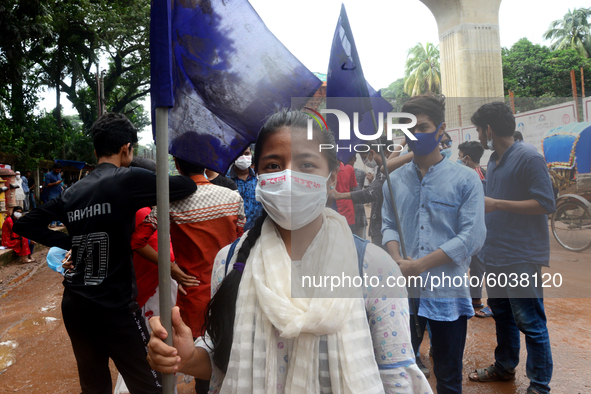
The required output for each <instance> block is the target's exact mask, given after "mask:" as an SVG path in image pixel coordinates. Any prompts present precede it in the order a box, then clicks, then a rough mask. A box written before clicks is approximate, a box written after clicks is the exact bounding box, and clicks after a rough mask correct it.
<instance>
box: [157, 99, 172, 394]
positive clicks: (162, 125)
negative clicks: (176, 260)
mask: <svg viewBox="0 0 591 394" xmlns="http://www.w3.org/2000/svg"><path fill="white" fill-rule="evenodd" d="M155 117H156V187H157V191H158V193H157V195H158V205H157V208H158V289H159V290H158V291H159V292H160V320H161V322H162V326H163V327H164V329H166V332H167V333H168V337H166V339H165V340H164V342H165V343H166V344H167V345H169V346H172V300H171V296H170V294H171V289H170V286H171V285H170V216H169V211H170V207H169V202H170V201H169V193H168V187H169V186H168V107H157V108H156V113H155ZM173 393H174V375H173V374H168V373H167V374H164V373H163V374H162V394H173Z"/></svg>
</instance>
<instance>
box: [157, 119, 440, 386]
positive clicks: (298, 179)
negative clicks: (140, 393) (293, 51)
mask: <svg viewBox="0 0 591 394" xmlns="http://www.w3.org/2000/svg"><path fill="white" fill-rule="evenodd" d="M308 119H309V117H308V115H307V114H306V113H304V112H300V111H296V110H283V111H281V112H278V113H275V114H274V115H272V116H271V117H270V118H269V119H268V120H267V122H266V124H265V125H264V126H263V128H262V129H261V131H260V133H259V136H258V139H257V143H256V152H255V155H254V158H255V171H256V173H257V174H258V181H257V187H256V195H257V199H258V200H259V201H260V202H261V203H262V205H263V208H264V211H263V214H262V216H261V217H260V218H259V219H258V220H257V222H256V223H255V225H254V227H253V228H252V229H250V230H249V231H248V232H247V233H245V234H244V235H243V236H242V237H241V238H240V239H239V241H238V242H237V243H234V244H232V245H228V246H226V247H225V248H223V249H222V250H221V251H220V252H219V253H218V255H217V257H216V259H215V262H214V267H213V274H212V280H211V283H212V285H211V288H212V289H211V290H212V295H213V298H212V300H211V302H210V304H209V306H208V312H207V321H206V335H205V336H203V337H200V338H198V340H197V341H196V342H195V343H193V337H192V333H191V330H190V329H189V328H188V327H187V326H186V325H185V324H184V323H183V321H182V319H181V318H180V314H179V310H178V308H176V307H175V308H173V311H172V316H173V318H172V320H173V322H172V323H173V328H174V332H173V333H172V335H173V346H174V347H170V346H168V345H166V344H165V343H164V342H163V341H162V339H163V338H166V337H167V335H168V333H167V332H166V330H165V329H164V328H163V327H162V325H161V324H160V320H159V318H152V319H151V320H150V325H151V327H152V330H153V334H152V336H151V339H150V342H149V345H148V352H149V355H148V361H149V362H150V364H151V365H152V367H153V368H155V369H156V370H159V371H161V372H165V373H173V372H178V371H180V372H183V373H185V374H189V375H192V376H195V377H197V378H200V379H210V381H211V387H210V391H209V393H210V394H212V393H218V392H221V393H254V392H263V391H265V390H267V391H271V392H276V393H288V392H291V393H321V392H334V393H338V392H351V393H361V392H364V393H432V390H431V388H430V387H429V384H428V382H427V380H426V378H425V377H424V375H423V374H422V373H421V372H420V370H419V369H418V368H417V366H416V364H415V358H414V354H413V351H412V346H411V341H410V329H409V314H408V300H407V299H406V298H405V297H406V289H405V288H404V287H400V286H394V285H393V283H395V282H396V279H400V278H402V277H401V274H400V270H399V268H398V267H397V265H396V263H395V262H394V261H393V260H392V259H391V258H390V257H389V256H388V254H387V253H386V252H385V251H384V250H382V249H381V248H379V247H378V246H376V245H373V244H370V243H368V242H367V241H364V240H361V239H360V238H354V236H353V234H352V232H351V229H350V227H349V226H348V224H347V221H346V219H345V218H344V217H342V216H341V215H339V214H338V213H336V212H334V211H333V210H331V209H330V208H326V207H325V205H326V202H327V197H328V194H329V193H330V192H332V191H334V187H335V185H336V180H337V171H338V168H339V162H338V160H337V157H336V151H335V150H334V149H322V151H319V146H320V144H323V145H322V146H324V147H325V146H328V145H330V146H333V147H334V146H335V142H334V138H333V136H332V133H331V132H329V131H328V130H325V129H321V128H320V126H317V125H313V126H312V127H313V139H311V140H308V139H307V124H308ZM355 240H357V241H355ZM300 272H301V273H305V275H311V274H317V275H318V276H322V275H324V274H327V273H328V274H333V275H335V276H336V275H340V274H343V275H348V276H349V277H354V278H357V279H361V278H359V276H360V274H361V276H362V277H365V276H367V277H369V278H372V279H373V278H376V279H375V280H369V281H368V282H372V283H371V284H369V283H367V284H364V285H363V286H360V288H354V287H348V288H347V286H342V287H341V288H339V289H337V290H335V291H334V292H332V291H331V289H330V286H329V287H328V289H327V288H326V287H325V288H309V287H308V288H304V287H305V286H302V287H300V286H299V285H298V284H299V283H302V284H303V283H305V276H301V277H300V275H299V273H300ZM300 279H303V281H302V282H300ZM402 279H404V278H402ZM353 282H355V281H353ZM376 282H377V283H376ZM329 285H330V284H329ZM343 289H344V290H345V291H343ZM310 293H312V294H310ZM301 294H304V295H303V296H302V297H300V295H301ZM337 295H340V296H343V295H345V296H344V297H342V298H335V296H337Z"/></svg>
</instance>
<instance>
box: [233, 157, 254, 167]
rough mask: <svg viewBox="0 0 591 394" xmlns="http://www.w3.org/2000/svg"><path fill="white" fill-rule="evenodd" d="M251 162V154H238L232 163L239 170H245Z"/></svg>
mask: <svg viewBox="0 0 591 394" xmlns="http://www.w3.org/2000/svg"><path fill="white" fill-rule="evenodd" d="M251 164H252V156H240V157H239V158H237V159H236V161H235V162H234V165H235V166H236V167H238V169H240V170H246V169H247V168H248V167H250V165H251Z"/></svg>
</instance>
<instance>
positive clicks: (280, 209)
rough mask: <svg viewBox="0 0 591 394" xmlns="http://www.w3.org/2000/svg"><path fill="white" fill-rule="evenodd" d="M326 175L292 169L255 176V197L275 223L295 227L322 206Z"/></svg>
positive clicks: (312, 218) (312, 215)
mask: <svg viewBox="0 0 591 394" xmlns="http://www.w3.org/2000/svg"><path fill="white" fill-rule="evenodd" d="M328 177H330V174H329V176H328ZM328 177H327V178H324V177H323V176H320V175H312V174H305V173H303V172H292V171H291V170H284V171H281V172H273V173H270V174H262V175H259V176H258V182H257V187H256V199H257V201H260V203H261V204H263V208H265V211H267V213H268V214H269V217H270V218H271V219H273V221H274V222H275V223H277V225H279V226H280V227H282V228H284V229H286V230H297V229H300V228H302V227H304V226H305V225H307V224H309V223H311V222H312V221H313V220H314V219H316V218H317V217H318V215H320V213H321V212H322V210H323V209H324V206H325V205H326V199H327V191H326V181H327V180H328Z"/></svg>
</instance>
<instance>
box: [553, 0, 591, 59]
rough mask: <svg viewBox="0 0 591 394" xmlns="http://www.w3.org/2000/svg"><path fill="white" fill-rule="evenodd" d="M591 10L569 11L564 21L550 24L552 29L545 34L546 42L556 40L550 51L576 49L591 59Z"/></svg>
mask: <svg viewBox="0 0 591 394" xmlns="http://www.w3.org/2000/svg"><path fill="white" fill-rule="evenodd" d="M590 16H591V7H590V8H578V9H577V8H574V9H573V10H572V11H571V10H570V9H569V10H568V12H567V13H566V15H564V16H563V17H562V19H557V20H555V21H553V22H552V23H550V27H549V28H548V30H547V31H546V32H545V33H544V36H543V37H544V39H545V40H554V42H553V43H552V44H551V45H550V49H552V50H556V49H567V48H572V49H575V50H576V51H577V52H578V53H579V55H581V56H583V57H585V58H589V57H590V56H591V31H590V25H589V17H590Z"/></svg>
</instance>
